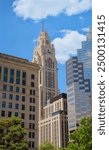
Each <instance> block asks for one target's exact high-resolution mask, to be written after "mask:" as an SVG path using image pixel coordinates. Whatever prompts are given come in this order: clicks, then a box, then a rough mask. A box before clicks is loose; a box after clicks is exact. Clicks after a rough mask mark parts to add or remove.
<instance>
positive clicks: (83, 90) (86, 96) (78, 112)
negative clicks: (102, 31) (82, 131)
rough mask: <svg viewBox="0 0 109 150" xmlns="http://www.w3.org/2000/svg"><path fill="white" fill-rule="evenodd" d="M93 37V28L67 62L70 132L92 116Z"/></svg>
mask: <svg viewBox="0 0 109 150" xmlns="http://www.w3.org/2000/svg"><path fill="white" fill-rule="evenodd" d="M91 54H92V38H91V30H90V31H89V33H88V35H87V40H86V41H83V42H82V48H81V49H79V50H77V56H75V57H72V58H70V59H69V60H68V61H67V62H66V84H67V101H68V126H69V132H72V131H73V130H75V129H76V128H77V127H78V126H79V123H80V120H81V118H82V117H85V116H86V117H87V116H91V112H92V108H91V106H92V104H91V95H92V94H91V87H92V86H91V82H92V56H91Z"/></svg>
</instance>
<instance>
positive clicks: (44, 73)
mask: <svg viewBox="0 0 109 150" xmlns="http://www.w3.org/2000/svg"><path fill="white" fill-rule="evenodd" d="M33 63H37V64H39V66H40V70H39V121H38V129H39V141H38V143H39V145H40V144H43V143H44V142H47V141H49V142H51V143H53V144H54V145H55V146H56V147H66V146H67V139H68V134H67V133H68V126H67V125H68V121H67V120H68V119H67V96H66V94H64V93H62V94H60V93H59V90H58V72H57V70H58V69H57V60H56V57H55V48H54V45H53V44H51V41H50V38H49V35H48V33H47V32H46V31H42V32H41V33H40V36H39V38H38V42H37V45H36V47H35V49H34V54H33Z"/></svg>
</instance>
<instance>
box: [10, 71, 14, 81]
mask: <svg viewBox="0 0 109 150" xmlns="http://www.w3.org/2000/svg"><path fill="white" fill-rule="evenodd" d="M10 83H14V69H10Z"/></svg>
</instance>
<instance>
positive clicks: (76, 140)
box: [67, 118, 92, 150]
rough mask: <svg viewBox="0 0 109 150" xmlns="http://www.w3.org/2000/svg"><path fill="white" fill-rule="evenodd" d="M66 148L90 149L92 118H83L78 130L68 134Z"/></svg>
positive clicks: (74, 149) (72, 149)
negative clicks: (68, 139) (68, 140)
mask: <svg viewBox="0 0 109 150" xmlns="http://www.w3.org/2000/svg"><path fill="white" fill-rule="evenodd" d="M70 139H71V142H70V143H69V146H68V148H67V150H92V119H91V118H84V119H82V120H81V125H80V127H79V129H78V130H76V131H75V132H74V133H72V134H71V135H70Z"/></svg>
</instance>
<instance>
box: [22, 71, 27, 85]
mask: <svg viewBox="0 0 109 150" xmlns="http://www.w3.org/2000/svg"><path fill="white" fill-rule="evenodd" d="M22 85H24V86H25V85H26V72H22Z"/></svg>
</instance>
